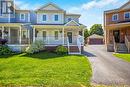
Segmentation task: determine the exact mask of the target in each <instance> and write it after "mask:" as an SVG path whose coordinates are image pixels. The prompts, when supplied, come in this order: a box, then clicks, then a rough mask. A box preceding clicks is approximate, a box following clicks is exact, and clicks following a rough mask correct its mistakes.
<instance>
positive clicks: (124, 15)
mask: <svg viewBox="0 0 130 87" xmlns="http://www.w3.org/2000/svg"><path fill="white" fill-rule="evenodd" d="M127 13H129V18H125V14H127ZM124 19H125V20H126V19H130V12H125V13H124Z"/></svg>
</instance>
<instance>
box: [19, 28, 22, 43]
mask: <svg viewBox="0 0 130 87" xmlns="http://www.w3.org/2000/svg"><path fill="white" fill-rule="evenodd" d="M19 44H22V28H21V26H20V27H19Z"/></svg>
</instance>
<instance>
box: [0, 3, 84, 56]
mask: <svg viewBox="0 0 130 87" xmlns="http://www.w3.org/2000/svg"><path fill="white" fill-rule="evenodd" d="M4 9H5V10H7V9H8V7H4ZM80 16H81V15H79V14H68V13H66V11H65V10H63V9H61V8H59V7H58V6H57V5H55V4H53V3H49V4H46V5H44V6H42V7H41V8H39V9H37V10H35V11H30V10H20V9H16V8H14V13H12V14H1V15H0V38H3V39H7V40H8V45H9V46H10V47H11V48H12V49H13V50H15V51H21V50H23V49H24V48H25V47H27V46H29V44H31V43H32V42H35V41H36V40H42V41H43V42H44V43H45V46H46V49H49V50H51V49H54V48H56V46H58V45H63V46H66V47H67V48H68V51H69V53H70V54H79V53H81V51H83V46H84V45H83V39H82V38H83V37H82V38H81V37H80V36H84V33H83V32H84V28H85V26H84V25H82V24H80V23H79V18H80ZM81 39H82V40H81Z"/></svg>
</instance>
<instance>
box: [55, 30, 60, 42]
mask: <svg viewBox="0 0 130 87" xmlns="http://www.w3.org/2000/svg"><path fill="white" fill-rule="evenodd" d="M56 32H58V33H57V35H58V36H56ZM54 39H55V40H56V41H57V40H59V31H54Z"/></svg>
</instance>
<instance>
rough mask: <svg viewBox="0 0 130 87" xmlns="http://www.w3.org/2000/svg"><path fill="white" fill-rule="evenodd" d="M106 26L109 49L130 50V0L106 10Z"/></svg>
mask: <svg viewBox="0 0 130 87" xmlns="http://www.w3.org/2000/svg"><path fill="white" fill-rule="evenodd" d="M104 28H105V40H106V41H105V43H106V45H107V50H108V51H115V52H127V51H129V52H130V1H128V2H127V3H126V4H124V5H123V6H121V7H120V8H118V9H114V10H109V11H105V12H104Z"/></svg>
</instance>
